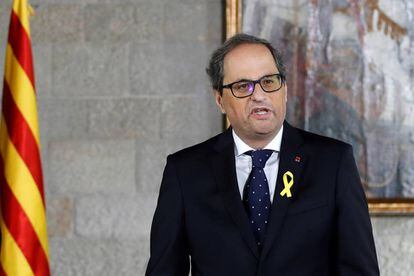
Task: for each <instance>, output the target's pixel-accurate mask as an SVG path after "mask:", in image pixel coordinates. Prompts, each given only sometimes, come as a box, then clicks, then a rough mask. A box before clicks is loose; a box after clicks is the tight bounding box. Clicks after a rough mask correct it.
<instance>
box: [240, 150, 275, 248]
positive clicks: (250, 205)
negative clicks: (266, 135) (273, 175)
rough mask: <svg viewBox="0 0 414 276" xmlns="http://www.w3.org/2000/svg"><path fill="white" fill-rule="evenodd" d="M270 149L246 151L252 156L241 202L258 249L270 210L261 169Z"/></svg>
mask: <svg viewBox="0 0 414 276" xmlns="http://www.w3.org/2000/svg"><path fill="white" fill-rule="evenodd" d="M272 153H273V151H272V150H255V151H248V152H246V153H245V154H247V155H250V156H251V157H252V171H251V172H250V175H249V178H248V179H247V181H246V185H245V186H244V190H243V204H244V207H245V208H246V211H247V214H248V216H249V222H250V226H251V227H252V229H253V233H254V237H255V238H256V243H257V246H258V248H259V250H260V249H261V248H262V245H263V242H264V238H265V234H266V226H267V224H268V218H269V212H270V195H269V185H268V184H267V179H266V175H265V172H264V170H263V168H264V166H265V164H266V161H267V160H268V159H269V157H270V156H271V155H272Z"/></svg>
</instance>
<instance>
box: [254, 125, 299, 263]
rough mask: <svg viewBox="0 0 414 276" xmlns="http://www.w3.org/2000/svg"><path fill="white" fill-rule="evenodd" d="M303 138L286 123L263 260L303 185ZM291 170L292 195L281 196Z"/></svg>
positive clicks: (262, 255)
mask: <svg viewBox="0 0 414 276" xmlns="http://www.w3.org/2000/svg"><path fill="white" fill-rule="evenodd" d="M302 144H303V140H302V137H301V135H300V134H299V133H298V131H297V130H296V129H295V128H293V127H291V126H290V125H289V124H288V123H286V122H285V123H284V127H283V137H282V144H281V147H280V159H279V170H278V174H277V181H276V190H275V194H274V197H273V203H272V208H271V212H270V222H269V226H268V228H267V230H266V232H267V235H266V240H265V243H264V245H263V250H262V254H261V259H262V260H263V259H264V258H265V257H266V255H267V253H268V252H269V250H270V248H271V246H272V245H273V243H274V242H276V241H275V238H276V237H277V236H278V233H279V232H280V229H281V228H282V225H283V221H284V218H285V214H286V211H287V210H288V208H289V205H290V203H291V202H292V201H293V200H295V198H296V196H297V193H298V187H299V186H300V185H301V174H302V170H303V167H304V164H305V162H306V156H305V154H304V152H303V149H302V148H301V145H302ZM288 171H290V172H291V173H292V174H293V180H294V183H293V186H292V187H291V189H290V191H291V194H292V196H291V197H289V198H288V197H287V196H286V195H284V196H281V195H280V193H281V192H282V190H283V189H284V188H285V185H284V183H283V175H284V174H285V173H286V172H288Z"/></svg>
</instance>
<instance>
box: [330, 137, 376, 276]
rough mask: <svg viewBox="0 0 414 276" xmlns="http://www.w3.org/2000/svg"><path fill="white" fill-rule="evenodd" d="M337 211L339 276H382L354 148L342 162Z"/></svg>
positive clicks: (339, 168) (347, 149)
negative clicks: (380, 275) (353, 151)
mask: <svg viewBox="0 0 414 276" xmlns="http://www.w3.org/2000/svg"><path fill="white" fill-rule="evenodd" d="M336 212H337V224H336V225H337V233H336V235H337V262H336V270H337V273H336V275H346V276H353V275H355V276H356V275H361V276H362V275H363V276H371V275H372V276H374V275H379V269H378V261H377V255H376V251H375V244H374V238H373V235H372V226H371V220H370V217H369V212H368V205H367V200H366V197H365V193H364V190H363V188H362V185H361V180H360V177H359V173H358V169H357V166H356V163H355V159H354V157H353V153H352V147H351V146H350V145H347V148H346V149H345V151H344V153H343V155H342V157H341V160H340V162H339V167H338V173H337V187H336Z"/></svg>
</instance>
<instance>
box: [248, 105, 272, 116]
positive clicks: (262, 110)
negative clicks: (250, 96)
mask: <svg viewBox="0 0 414 276" xmlns="http://www.w3.org/2000/svg"><path fill="white" fill-rule="evenodd" d="M269 112H270V109H268V108H266V107H257V108H253V109H252V112H251V113H252V114H256V115H266V114H267V113H269Z"/></svg>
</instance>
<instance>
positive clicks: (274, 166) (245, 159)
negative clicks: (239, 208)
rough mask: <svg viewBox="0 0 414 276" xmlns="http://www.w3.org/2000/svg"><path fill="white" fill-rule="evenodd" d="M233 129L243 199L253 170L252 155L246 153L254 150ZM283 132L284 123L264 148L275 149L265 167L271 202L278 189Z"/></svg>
mask: <svg viewBox="0 0 414 276" xmlns="http://www.w3.org/2000/svg"><path fill="white" fill-rule="evenodd" d="M232 131H233V139H234V155H235V157H236V158H235V159H236V174H237V183H238V186H239V191H240V196H241V198H242V199H243V189H244V185H245V184H246V181H247V178H248V177H249V174H250V172H251V170H252V157H251V156H250V155H247V154H244V153H245V152H247V151H249V150H254V149H253V148H251V147H250V146H249V145H247V144H246V143H245V142H243V140H242V139H240V137H239V136H237V134H236V132H235V131H234V129H233V130H232ZM282 134H283V125H282V127H281V128H280V130H279V132H278V134H277V135H276V136H275V138H273V140H272V141H270V143H269V144H267V146H265V147H264V148H263V149H270V150H273V153H272V155H271V156H270V157H269V159H268V160H267V162H266V165H265V167H264V172H265V174H266V178H267V182H268V183H269V195H270V202H271V203H273V195H274V193H275V189H276V179H277V171H278V169H279V152H280V145H281V144H282Z"/></svg>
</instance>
